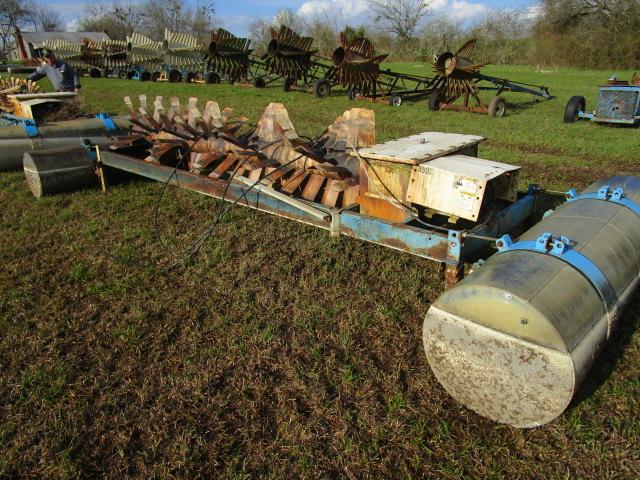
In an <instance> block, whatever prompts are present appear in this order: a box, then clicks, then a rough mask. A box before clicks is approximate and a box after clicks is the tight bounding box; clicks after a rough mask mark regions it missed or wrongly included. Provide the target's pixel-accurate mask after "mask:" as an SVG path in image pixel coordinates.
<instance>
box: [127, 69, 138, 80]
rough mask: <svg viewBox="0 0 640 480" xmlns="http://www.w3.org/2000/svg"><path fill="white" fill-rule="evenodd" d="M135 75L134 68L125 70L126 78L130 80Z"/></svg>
mask: <svg viewBox="0 0 640 480" xmlns="http://www.w3.org/2000/svg"><path fill="white" fill-rule="evenodd" d="M135 76H136V71H135V70H129V71H128V72H127V80H132V79H133V77H135Z"/></svg>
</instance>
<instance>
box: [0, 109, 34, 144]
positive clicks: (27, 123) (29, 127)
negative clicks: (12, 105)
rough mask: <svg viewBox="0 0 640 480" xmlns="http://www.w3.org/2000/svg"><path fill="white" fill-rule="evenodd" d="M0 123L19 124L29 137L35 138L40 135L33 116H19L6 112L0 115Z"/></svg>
mask: <svg viewBox="0 0 640 480" xmlns="http://www.w3.org/2000/svg"><path fill="white" fill-rule="evenodd" d="M0 124H7V125H17V126H19V127H22V128H24V131H25V132H26V134H27V137H29V138H35V137H37V136H38V135H40V132H39V131H38V126H37V125H36V121H35V120H33V119H32V118H24V117H18V116H16V115H12V114H10V113H5V114H2V116H0Z"/></svg>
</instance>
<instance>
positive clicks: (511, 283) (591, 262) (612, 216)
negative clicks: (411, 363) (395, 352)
mask: <svg viewBox="0 0 640 480" xmlns="http://www.w3.org/2000/svg"><path fill="white" fill-rule="evenodd" d="M497 245H498V247H499V252H498V253H497V254H496V255H494V256H492V257H491V258H489V259H488V260H487V261H486V262H484V264H483V265H482V266H480V267H479V268H478V269H476V270H475V271H473V272H472V273H471V274H469V275H468V276H467V278H465V279H464V280H462V281H461V282H460V283H459V284H457V285H456V286H455V287H454V288H452V289H451V290H448V291H446V292H445V293H444V294H442V295H441V296H440V297H439V298H438V299H437V300H436V301H435V302H434V303H433V305H432V306H431V308H430V309H429V311H428V313H427V315H426V318H425V320H424V327H423V341H424V348H425V352H426V354H427V358H428V361H429V364H430V366H431V369H432V370H433V372H434V374H435V376H436V377H437V379H438V381H439V382H440V383H441V384H442V385H443V386H444V388H445V389H446V390H447V392H449V394H451V396H453V397H454V398H455V399H456V400H457V401H458V402H460V403H462V404H464V405H466V406H467V407H468V408H470V409H472V410H474V411H475V412H477V413H479V414H480V415H483V416H485V417H488V418H490V419H493V420H495V421H498V422H501V423H506V424H510V425H513V426H516V427H523V428H526V427H535V426H538V425H543V424H545V423H548V422H550V421H551V420H553V419H554V418H556V417H557V416H558V415H560V414H561V413H562V412H563V411H564V410H565V409H566V408H567V406H568V405H569V402H570V401H571V399H572V398H573V395H574V394H575V392H576V389H577V388H578V386H579V385H580V383H581V382H582V380H583V379H584V378H585V376H586V375H587V373H588V371H589V368H590V366H591V365H592V363H593V360H594V358H595V356H596V354H597V352H598V350H599V349H600V347H601V346H602V344H603V343H604V342H605V341H606V340H607V338H608V337H609V335H610V334H611V329H612V327H613V326H614V323H615V321H616V320H617V318H618V316H619V314H620V312H621V310H622V307H623V306H624V304H625V302H626V301H627V300H628V298H629V296H630V295H631V293H632V292H633V290H634V289H635V288H636V286H637V284H638V280H639V278H640V178H638V177H611V178H608V179H605V180H601V181H599V182H596V183H594V184H593V185H591V186H590V187H588V188H587V189H586V190H585V191H584V192H583V193H582V194H581V195H576V194H574V195H573V198H570V199H569V201H568V202H567V203H565V204H563V205H561V206H560V207H559V208H557V209H556V210H555V211H554V212H553V213H552V214H551V215H549V216H547V217H546V218H544V219H543V220H542V221H541V222H540V223H538V224H536V225H535V226H534V227H533V228H531V229H530V230H528V231H527V232H525V233H524V234H523V235H522V236H521V237H520V238H519V239H518V242H513V243H512V242H511V241H510V239H509V238H508V237H506V238H505V237H503V239H501V240H500V241H498V242H497Z"/></svg>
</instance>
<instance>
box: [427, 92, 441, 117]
mask: <svg viewBox="0 0 640 480" xmlns="http://www.w3.org/2000/svg"><path fill="white" fill-rule="evenodd" d="M429 110H431V111H432V112H437V111H438V110H440V92H433V93H432V94H431V95H429Z"/></svg>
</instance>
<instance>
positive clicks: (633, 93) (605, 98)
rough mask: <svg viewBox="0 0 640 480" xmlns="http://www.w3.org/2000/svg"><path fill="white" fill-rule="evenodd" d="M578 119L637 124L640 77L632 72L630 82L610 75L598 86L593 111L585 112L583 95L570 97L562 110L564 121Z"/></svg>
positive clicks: (585, 104) (639, 115) (585, 103)
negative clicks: (598, 91) (609, 77)
mask: <svg viewBox="0 0 640 480" xmlns="http://www.w3.org/2000/svg"><path fill="white" fill-rule="evenodd" d="M580 119H588V120H591V121H592V122H596V123H607V124H610V125H616V124H617V125H632V126H635V125H638V124H639V123H640V77H639V76H638V75H637V74H635V73H634V74H633V77H632V78H631V82H628V81H621V80H617V79H616V78H615V76H614V77H612V78H611V79H610V80H609V81H608V82H607V84H606V85H603V86H602V87H600V93H599V95H598V104H597V105H596V110H595V112H587V102H586V100H585V99H584V97H581V96H574V97H571V98H570V99H569V101H568V102H567V106H566V108H565V111H564V122H565V123H573V122H576V121H578V120H580Z"/></svg>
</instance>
